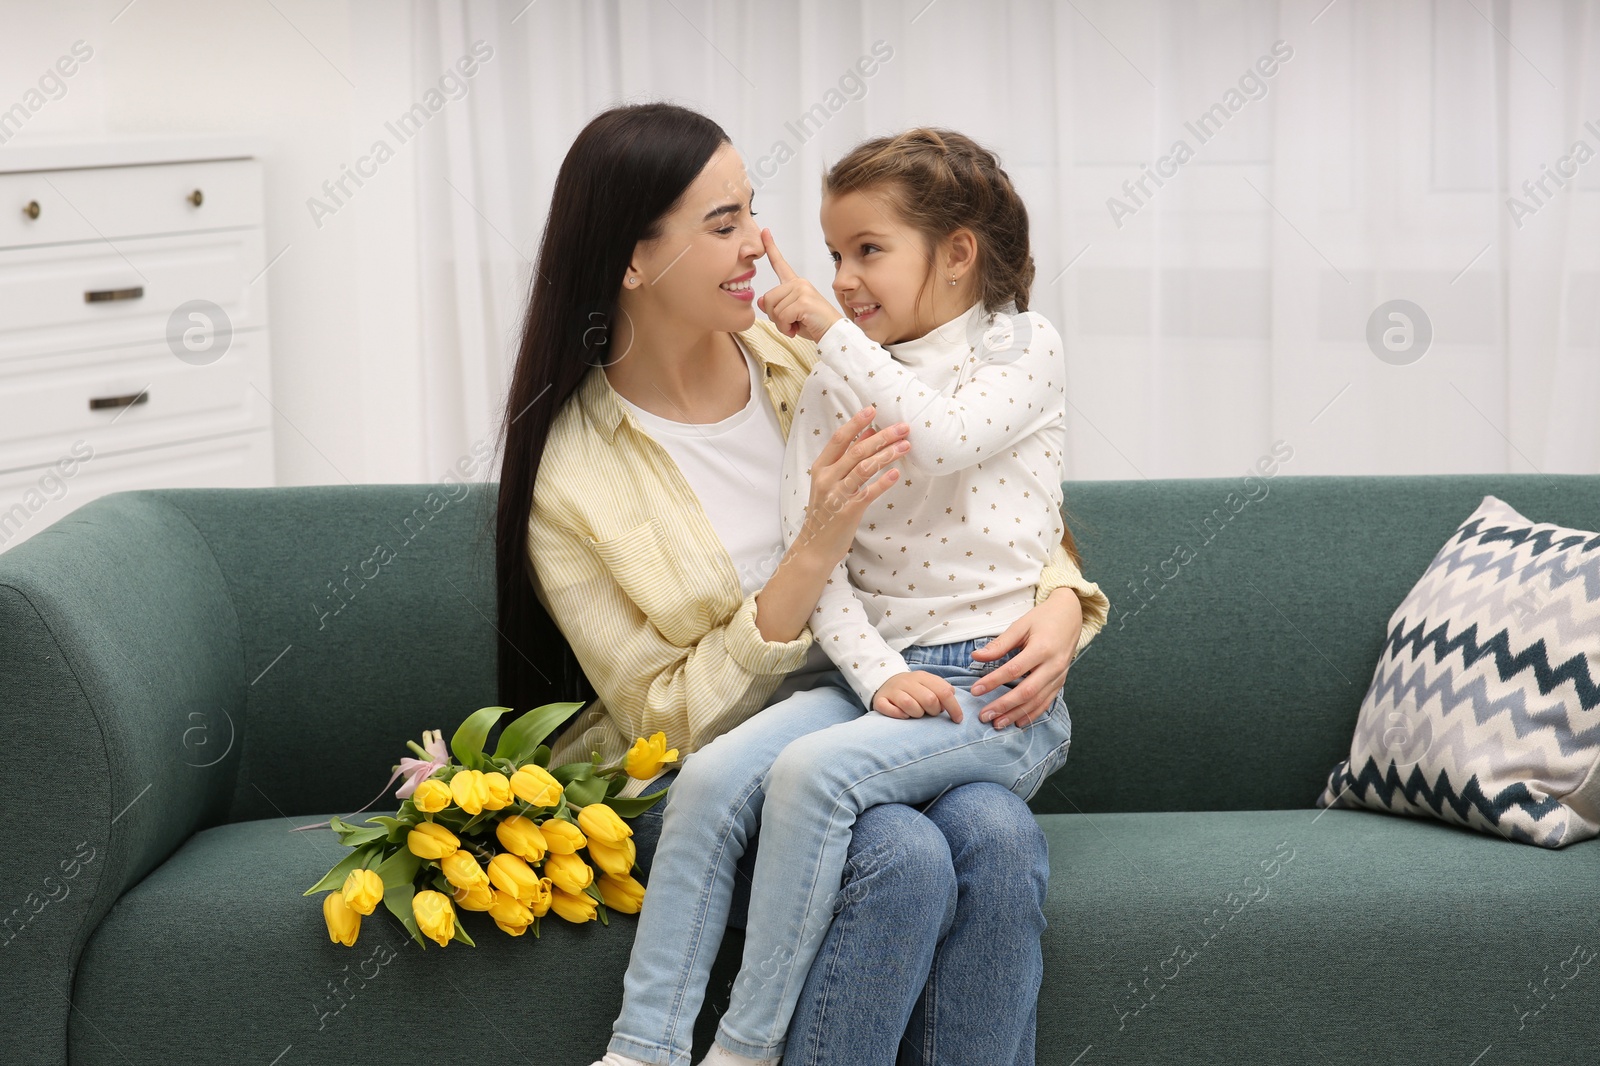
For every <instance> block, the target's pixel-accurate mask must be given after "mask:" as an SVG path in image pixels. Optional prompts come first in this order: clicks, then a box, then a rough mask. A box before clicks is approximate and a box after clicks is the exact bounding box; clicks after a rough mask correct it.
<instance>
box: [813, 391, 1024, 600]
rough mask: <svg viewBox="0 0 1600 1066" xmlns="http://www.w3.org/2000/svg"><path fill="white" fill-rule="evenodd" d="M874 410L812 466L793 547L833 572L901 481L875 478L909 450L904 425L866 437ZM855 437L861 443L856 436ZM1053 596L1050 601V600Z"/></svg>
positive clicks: (861, 415)
mask: <svg viewBox="0 0 1600 1066" xmlns="http://www.w3.org/2000/svg"><path fill="white" fill-rule="evenodd" d="M874 411H875V408H872V407H866V408H863V409H862V410H860V411H858V412H856V415H855V417H854V418H852V419H850V420H849V421H848V422H846V423H845V424H844V425H842V426H840V427H839V428H838V429H837V430H835V431H834V434H833V436H831V437H829V438H828V443H826V444H824V445H823V446H822V454H820V455H818V456H817V461H816V462H814V463H812V464H811V500H810V503H809V504H808V505H807V508H806V518H805V525H804V526H803V527H802V528H801V530H800V533H799V535H798V536H796V537H795V541H794V547H795V548H797V549H800V550H803V551H807V552H812V553H814V556H813V557H814V558H816V559H819V560H821V561H822V562H823V563H824V564H825V566H826V569H828V570H832V569H833V568H834V567H835V566H837V565H838V563H839V561H840V560H841V559H843V558H844V557H845V554H846V553H848V552H849V551H850V545H851V543H852V542H853V541H854V540H855V535H856V527H857V526H859V525H860V524H861V516H862V515H863V514H865V513H866V510H867V506H868V505H869V504H870V503H872V501H873V500H876V499H877V498H878V497H879V496H882V495H883V494H884V493H885V492H888V491H889V487H890V486H891V485H893V484H894V483H895V482H896V481H898V480H899V479H900V471H899V470H890V471H888V472H887V473H885V474H884V475H883V476H882V477H875V476H874V475H875V474H877V473H878V472H879V471H880V470H883V468H884V467H886V466H888V465H889V464H890V463H893V462H894V461H895V460H897V459H899V458H900V457H901V456H902V455H904V454H905V453H906V450H907V449H909V448H910V447H911V444H910V442H909V441H907V440H906V436H907V434H909V433H910V432H911V427H910V426H908V425H906V424H905V423H904V422H900V423H898V424H896V425H893V426H890V427H889V428H888V429H880V430H878V431H876V432H870V431H869V426H870V425H871V422H872V415H873V413H874ZM858 433H860V434H861V437H860V439H857V438H856V434H858ZM1054 598H1055V597H1054V595H1052V596H1051V599H1054Z"/></svg>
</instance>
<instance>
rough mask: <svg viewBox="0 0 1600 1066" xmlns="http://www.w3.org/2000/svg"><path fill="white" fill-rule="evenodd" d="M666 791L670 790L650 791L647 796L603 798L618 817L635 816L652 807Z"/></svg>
mask: <svg viewBox="0 0 1600 1066" xmlns="http://www.w3.org/2000/svg"><path fill="white" fill-rule="evenodd" d="M668 791H670V790H669V789H665V788H664V789H662V790H661V791H660V792H652V793H650V795H648V796H633V797H624V796H611V797H609V798H607V799H606V800H605V805H606V806H607V807H610V808H611V809H612V810H614V811H616V812H617V815H618V816H619V817H622V818H637V817H639V815H641V814H643V813H644V812H645V811H648V810H649V809H650V808H651V807H654V806H655V805H656V804H657V803H658V802H659V801H660V800H661V797H663V796H665V795H666V794H667V792H668Z"/></svg>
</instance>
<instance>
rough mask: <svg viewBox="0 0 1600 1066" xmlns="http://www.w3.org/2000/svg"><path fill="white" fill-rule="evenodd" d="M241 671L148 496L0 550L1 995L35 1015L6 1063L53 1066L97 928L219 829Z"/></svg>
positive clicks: (196, 546) (223, 609) (196, 577)
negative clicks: (185, 850)
mask: <svg viewBox="0 0 1600 1066" xmlns="http://www.w3.org/2000/svg"><path fill="white" fill-rule="evenodd" d="M243 673H244V668H243V655H242V651H241V644H240V637H239V620H238V617H237V615H236V614H235V611H234V605H233V603H232V601H231V600H230V598H229V595H228V589H227V584H226V582H225V581H224V579H223V575H222V572H221V570H220V568H219V567H218V565H217V562H216V560H215V559H214V557H213V556H212V553H211V551H210V549H209V548H208V547H207V546H206V542H205V540H204V539H203V538H202V537H201V536H200V534H199V533H198V531H197V530H196V529H195V528H194V526H193V524H192V523H191V522H190V521H189V520H188V519H187V518H186V517H185V516H184V515H183V514H182V512H180V511H178V510H177V509H175V508H173V507H172V506H170V505H169V504H167V503H164V502H162V501H161V500H159V499H157V498H155V497H153V496H151V495H149V494H146V493H117V494H113V495H110V496H106V497H102V498H100V499H98V500H94V501H91V502H90V503H88V504H86V505H85V506H83V507H82V508H80V509H78V510H77V511H75V512H73V513H72V514H69V515H67V516H66V517H64V518H63V519H61V520H60V521H58V522H57V523H55V524H54V525H52V526H51V527H50V528H48V529H46V530H43V531H41V532H40V533H38V534H37V535H36V536H34V537H33V538H31V539H30V540H28V541H26V542H24V543H22V544H20V545H18V546H17V547H16V548H14V549H12V550H11V551H9V552H7V553H5V554H3V555H0V738H3V742H4V744H5V747H6V757H7V761H8V763H9V765H8V766H7V770H6V773H4V774H3V775H0V815H3V817H0V826H3V827H4V828H3V829H0V834H3V836H0V840H3V841H4V846H0V884H3V885H4V886H5V895H6V897H7V898H3V899H0V945H3V946H0V1000H3V1001H4V1002H6V1003H7V1005H8V1010H9V1011H11V1012H12V1013H13V1016H14V1017H17V1018H28V1019H31V1021H30V1023H29V1024H27V1025H24V1026H18V1027H14V1029H13V1031H12V1033H11V1034H10V1035H9V1036H8V1038H7V1048H6V1057H7V1058H11V1057H12V1056H15V1058H16V1061H21V1062H38V1063H65V1062H66V1052H67V1044H66V1027H67V1018H68V1014H69V1011H70V1010H71V1009H72V1008H71V1005H70V1002H69V997H70V996H71V994H72V986H73V974H74V970H75V968H76V965H77V961H78V958H79V955H80V954H81V952H82V950H83V947H84V945H85V943H86V942H87V941H88V939H89V937H90V936H91V935H92V934H93V932H94V929H95V927H96V925H97V924H98V923H99V921H100V919H101V918H102V917H103V916H104V915H105V913H106V912H107V911H108V910H109V909H110V908H111V906H112V905H113V904H114V903H115V902H116V901H117V898H118V897H119V896H120V895H121V894H122V893H123V892H125V891H126V890H127V889H128V888H129V887H131V886H133V885H135V884H137V883H138V882H139V881H140V880H141V879H142V878H143V877H144V876H145V874H147V873H148V872H149V871H150V870H152V869H153V868H155V867H156V866H158V865H160V864H161V863H162V862H163V861H164V860H165V859H166V858H167V857H168V856H169V855H171V854H172V853H173V852H174V851H175V850H176V849H177V848H178V847H179V846H180V845H181V844H182V843H183V842H184V841H185V840H186V839H187V838H188V837H189V836H190V835H192V834H193V833H195V832H196V831H197V830H199V829H203V828H205V827H207V826H208V825H211V824H216V823H217V822H220V821H222V820H223V818H224V815H225V812H226V810H227V804H228V799H229V797H230V795H231V794H232V790H233V787H234V777H235V771H236V768H237V764H238V752H237V751H236V750H234V748H235V745H234V743H233V737H234V725H235V723H239V716H240V713H241V708H242V707H243V700H244V683H243V680H242V677H243ZM239 724H242V723H239Z"/></svg>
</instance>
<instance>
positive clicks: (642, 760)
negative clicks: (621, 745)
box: [622, 733, 678, 781]
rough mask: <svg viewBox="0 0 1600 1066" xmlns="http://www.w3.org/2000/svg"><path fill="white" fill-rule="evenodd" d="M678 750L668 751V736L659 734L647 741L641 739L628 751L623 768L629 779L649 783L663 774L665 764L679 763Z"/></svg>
mask: <svg viewBox="0 0 1600 1066" xmlns="http://www.w3.org/2000/svg"><path fill="white" fill-rule="evenodd" d="M677 761H678V749H677V748H673V749H672V750H671V751H668V750H667V735H666V734H665V733H657V734H656V735H655V736H653V737H650V738H649V739H648V740H646V739H645V738H644V737H640V738H639V739H638V740H635V741H634V742H633V747H631V748H629V749H628V754H627V757H626V758H624V759H623V761H622V768H623V769H624V770H626V771H627V773H628V776H629V777H637V778H639V779H640V780H641V781H647V780H649V779H650V778H652V777H655V776H656V775H657V774H659V773H660V772H661V767H662V765H663V764H664V763H669V762H677Z"/></svg>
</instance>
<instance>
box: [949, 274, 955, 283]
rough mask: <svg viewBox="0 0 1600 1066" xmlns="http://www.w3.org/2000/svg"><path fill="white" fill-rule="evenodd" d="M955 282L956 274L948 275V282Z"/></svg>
mask: <svg viewBox="0 0 1600 1066" xmlns="http://www.w3.org/2000/svg"><path fill="white" fill-rule="evenodd" d="M955 283H956V276H955V275H954V274H952V275H950V284H952V285H954V284H955Z"/></svg>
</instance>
